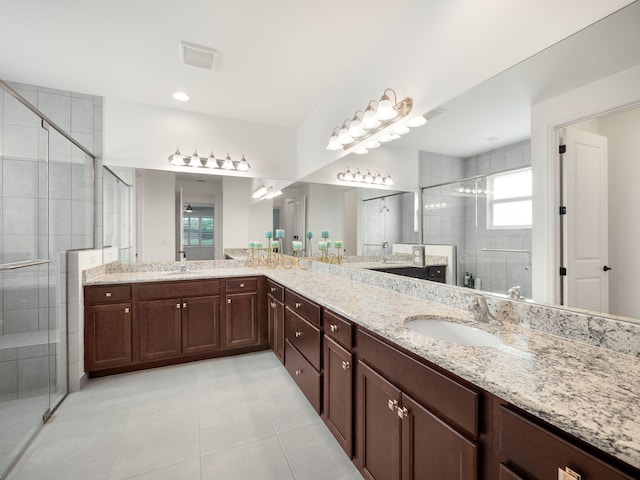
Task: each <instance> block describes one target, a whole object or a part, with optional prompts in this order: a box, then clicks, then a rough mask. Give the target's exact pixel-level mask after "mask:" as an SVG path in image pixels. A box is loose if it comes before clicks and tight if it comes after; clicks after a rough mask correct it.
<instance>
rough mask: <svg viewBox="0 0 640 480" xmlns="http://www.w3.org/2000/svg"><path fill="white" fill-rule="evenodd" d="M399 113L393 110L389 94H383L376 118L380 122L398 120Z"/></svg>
mask: <svg viewBox="0 0 640 480" xmlns="http://www.w3.org/2000/svg"><path fill="white" fill-rule="evenodd" d="M397 115H398V112H396V111H395V109H394V108H393V103H391V100H389V97H387V94H386V93H385V94H383V95H382V97H381V98H380V102H378V110H377V111H376V118H377V119H378V120H382V121H385V120H391V119H392V118H396V116H397Z"/></svg>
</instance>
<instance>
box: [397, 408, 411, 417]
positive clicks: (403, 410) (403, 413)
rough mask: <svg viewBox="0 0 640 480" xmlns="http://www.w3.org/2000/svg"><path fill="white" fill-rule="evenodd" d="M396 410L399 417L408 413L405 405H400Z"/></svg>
mask: <svg viewBox="0 0 640 480" xmlns="http://www.w3.org/2000/svg"><path fill="white" fill-rule="evenodd" d="M397 412H398V417H400V418H406V417H407V415H409V410H407V407H402V408H400V407H398V410H397Z"/></svg>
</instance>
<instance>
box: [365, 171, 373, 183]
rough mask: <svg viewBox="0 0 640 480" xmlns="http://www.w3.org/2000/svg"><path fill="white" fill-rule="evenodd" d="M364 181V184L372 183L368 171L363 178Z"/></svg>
mask: <svg viewBox="0 0 640 480" xmlns="http://www.w3.org/2000/svg"><path fill="white" fill-rule="evenodd" d="M364 181H365V183H373V175H371V172H370V171H369V170H367V173H366V174H365V176H364Z"/></svg>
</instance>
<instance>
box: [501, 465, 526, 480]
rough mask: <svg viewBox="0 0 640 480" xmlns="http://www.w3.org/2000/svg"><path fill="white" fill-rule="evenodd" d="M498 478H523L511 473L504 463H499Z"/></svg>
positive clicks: (510, 479) (511, 479) (512, 479)
mask: <svg viewBox="0 0 640 480" xmlns="http://www.w3.org/2000/svg"><path fill="white" fill-rule="evenodd" d="M500 480H524V479H523V478H522V477H521V476H520V475H516V474H515V473H513V472H512V471H511V470H510V469H509V468H508V467H506V466H505V465H502V464H501V465H500Z"/></svg>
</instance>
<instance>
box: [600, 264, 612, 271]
mask: <svg viewBox="0 0 640 480" xmlns="http://www.w3.org/2000/svg"><path fill="white" fill-rule="evenodd" d="M602 270H604V271H605V272H608V271H609V270H613V269H612V268H611V267H609V266H607V265H605V266H604V267H602Z"/></svg>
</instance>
